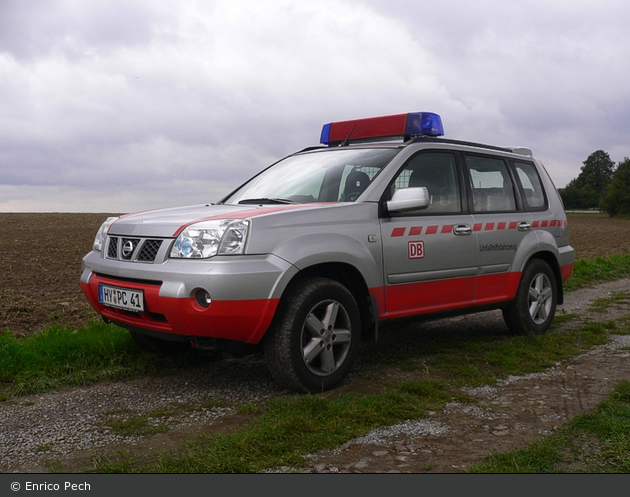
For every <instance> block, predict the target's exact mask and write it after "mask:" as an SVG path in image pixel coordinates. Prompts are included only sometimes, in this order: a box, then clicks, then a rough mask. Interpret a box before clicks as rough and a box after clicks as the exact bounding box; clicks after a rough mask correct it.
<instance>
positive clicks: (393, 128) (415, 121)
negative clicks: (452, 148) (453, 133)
mask: <svg viewBox="0 0 630 497" xmlns="http://www.w3.org/2000/svg"><path fill="white" fill-rule="evenodd" d="M443 134H444V127H443V126H442V119H441V118H440V116H439V115H437V114H434V113H432V112H411V113H409V114H396V115H393V116H382V117H368V118H365V119H353V120H351V121H338V122H334V123H328V124H324V127H323V128H322V135H321V138H320V140H319V141H320V143H323V144H324V145H340V144H347V143H353V142H354V143H356V142H365V141H376V140H390V139H395V138H405V139H408V138H412V137H415V136H442V135H443Z"/></svg>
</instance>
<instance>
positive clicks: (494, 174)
mask: <svg viewBox="0 0 630 497" xmlns="http://www.w3.org/2000/svg"><path fill="white" fill-rule="evenodd" d="M464 162H465V172H466V175H467V179H468V187H469V188H470V194H469V198H471V203H472V205H471V206H470V208H471V210H472V212H473V218H474V221H473V232H474V234H475V235H476V239H477V245H478V256H477V264H478V280H477V290H476V292H475V303H476V304H477V305H484V304H491V303H495V302H501V301H505V300H509V299H512V298H514V295H515V294H516V288H517V286H518V282H519V281H520V272H518V271H515V268H514V267H513V265H514V258H515V256H516V251H517V249H518V247H519V246H520V245H521V242H522V241H523V238H525V236H527V234H528V233H530V231H531V230H532V226H533V219H532V216H531V214H530V213H529V212H526V211H525V210H524V208H523V206H522V205H520V204H521V200H520V197H518V196H517V192H516V187H515V183H516V178H515V177H514V176H513V174H512V171H511V170H510V167H509V166H508V163H507V161H506V160H504V159H503V158H501V157H494V156H484V155H480V154H479V155H478V154H464Z"/></svg>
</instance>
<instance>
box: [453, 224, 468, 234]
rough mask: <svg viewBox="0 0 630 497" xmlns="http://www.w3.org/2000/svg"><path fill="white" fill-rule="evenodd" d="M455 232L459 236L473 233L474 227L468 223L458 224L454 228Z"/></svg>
mask: <svg viewBox="0 0 630 497" xmlns="http://www.w3.org/2000/svg"><path fill="white" fill-rule="evenodd" d="M453 233H454V234H455V235H457V236H465V235H470V234H472V228H471V227H470V226H469V225H468V224H458V225H457V226H455V227H454V228H453Z"/></svg>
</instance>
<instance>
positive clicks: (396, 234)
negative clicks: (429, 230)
mask: <svg viewBox="0 0 630 497" xmlns="http://www.w3.org/2000/svg"><path fill="white" fill-rule="evenodd" d="M406 230H407V228H394V229H393V230H392V234H391V237H392V238H396V237H399V236H405V231H406Z"/></svg>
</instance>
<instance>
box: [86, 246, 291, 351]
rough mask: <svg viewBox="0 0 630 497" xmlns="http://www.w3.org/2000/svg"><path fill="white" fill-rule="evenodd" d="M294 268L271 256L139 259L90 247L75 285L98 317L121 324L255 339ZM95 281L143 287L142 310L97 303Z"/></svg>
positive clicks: (248, 340) (184, 333) (190, 334)
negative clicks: (206, 301) (107, 255)
mask: <svg viewBox="0 0 630 497" xmlns="http://www.w3.org/2000/svg"><path fill="white" fill-rule="evenodd" d="M296 271H297V270H296V269H295V268H294V267H293V266H292V265H290V264H289V263H287V262H286V261H284V260H282V259H280V258H278V257H275V256H272V255H268V256H233V257H222V258H219V257H217V258H213V259H210V260H172V259H171V260H167V261H166V262H164V263H162V264H139V263H129V262H122V261H112V260H107V259H103V258H102V257H101V254H100V253H99V252H90V254H88V255H87V256H86V257H85V258H84V259H83V271H82V274H81V289H82V291H83V293H84V294H85V296H86V298H87V300H88V301H89V302H90V304H91V305H92V307H94V309H95V310H96V311H97V312H98V313H99V314H100V315H101V316H103V317H104V318H106V319H108V320H110V321H113V322H114V323H116V324H118V325H120V326H123V327H125V328H129V329H142V330H148V331H152V332H159V333H167V334H173V335H179V336H181V337H191V338H192V337H207V338H223V339H228V340H236V341H241V342H246V343H251V344H256V343H258V342H259V341H260V340H261V339H262V337H263V336H264V334H265V332H266V331H267V328H268V327H269V324H270V323H271V320H272V319H273V316H274V313H275V311H276V308H277V306H278V302H279V300H280V294H281V290H282V286H283V284H286V281H288V280H289V279H290V278H291V277H292V276H293V275H294V274H295V272H296ZM99 284H106V285H111V286H116V287H122V288H129V289H134V290H141V291H143V293H144V300H145V310H144V312H130V311H126V310H123V309H117V308H113V307H108V306H105V305H103V304H101V303H100V302H99V299H98V295H99ZM198 290H204V291H206V292H208V293H209V295H210V296H211V299H212V302H211V303H210V305H209V306H208V307H202V306H201V305H199V304H198V303H197V301H196V300H195V297H194V295H195V293H196V292H197V291H198Z"/></svg>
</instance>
